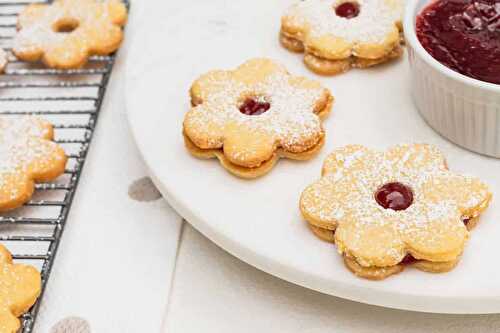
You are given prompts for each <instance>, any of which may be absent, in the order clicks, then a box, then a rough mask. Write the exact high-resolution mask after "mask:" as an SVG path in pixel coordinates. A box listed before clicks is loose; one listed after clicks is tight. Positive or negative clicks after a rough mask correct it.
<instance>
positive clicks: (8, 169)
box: [0, 117, 64, 198]
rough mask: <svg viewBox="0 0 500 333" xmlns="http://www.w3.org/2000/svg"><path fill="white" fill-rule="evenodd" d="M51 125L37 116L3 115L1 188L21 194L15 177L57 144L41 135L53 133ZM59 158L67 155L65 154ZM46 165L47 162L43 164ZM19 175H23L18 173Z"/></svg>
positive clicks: (0, 124)
mask: <svg viewBox="0 0 500 333" xmlns="http://www.w3.org/2000/svg"><path fill="white" fill-rule="evenodd" d="M49 131H50V127H49V126H48V125H47V123H45V122H44V121H42V120H40V119H38V118H35V117H3V118H0V189H1V191H2V192H4V193H5V191H9V190H10V191H11V193H10V196H11V197H12V198H14V197H16V196H17V195H18V193H17V191H18V189H17V187H16V186H12V185H13V184H12V183H11V182H12V179H13V177H14V178H19V179H21V178H22V177H21V175H23V174H27V173H28V168H29V167H30V164H31V163H33V162H35V161H40V163H43V161H44V160H45V157H47V156H48V155H49V154H51V153H53V150H54V149H53V145H55V144H50V145H47V144H42V142H41V140H40V139H46V138H48V136H49V133H50V132H49ZM54 157H55V158H64V156H61V157H58V156H54ZM41 167H43V165H41ZM16 175H18V176H19V177H15V176H16Z"/></svg>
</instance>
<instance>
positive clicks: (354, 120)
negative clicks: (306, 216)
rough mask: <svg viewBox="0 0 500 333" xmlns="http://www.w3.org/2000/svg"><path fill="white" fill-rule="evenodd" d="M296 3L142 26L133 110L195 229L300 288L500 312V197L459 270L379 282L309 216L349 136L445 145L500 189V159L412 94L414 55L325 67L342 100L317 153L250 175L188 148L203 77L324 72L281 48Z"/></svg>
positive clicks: (165, 15) (259, 0)
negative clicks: (440, 131)
mask: <svg viewBox="0 0 500 333" xmlns="http://www.w3.org/2000/svg"><path fill="white" fill-rule="evenodd" d="M290 2H291V1H269V0H253V1H237V0H232V1H227V0H211V1H207V0H185V1H182V3H181V2H177V3H175V2H174V3H172V4H168V5H166V7H170V8H169V9H168V10H163V11H161V12H159V13H155V14H153V15H152V17H151V19H150V20H149V21H148V22H147V23H145V28H144V29H143V30H142V31H141V32H137V33H136V37H135V38H134V41H133V43H132V45H131V46H132V53H131V54H130V57H129V65H128V76H127V93H126V95H127V106H128V115H129V120H130V126H131V128H132V132H133V135H134V137H135V139H136V141H137V144H138V146H139V149H140V150H141V152H142V154H143V156H144V159H145V161H146V163H147V165H148V166H149V168H150V171H151V174H152V176H153V178H154V179H155V182H156V184H157V185H158V187H159V188H160V189H161V191H162V193H163V194H164V196H165V197H166V198H167V200H168V201H169V202H170V204H171V205H172V206H173V207H174V208H175V209H177V210H178V212H179V213H180V214H181V215H183V216H184V217H185V218H186V219H187V220H188V221H189V222H190V223H192V224H193V226H194V227H196V228H197V229H199V230H200V231H201V232H202V233H203V234H205V235H206V236H207V237H208V238H210V239H211V240H212V241H214V242H215V243H217V244H218V245H220V246H221V247H223V248H224V249H226V250H227V251H229V252H230V253H232V254H233V255H235V256H237V257H238V258H240V259H242V260H244V261H246V262H248V263H249V264H251V265H254V266H256V267H258V268H260V269H262V270H264V271H266V272H269V273H271V274H273V275H276V276H278V277H281V278H283V279H285V280H288V281H291V282H294V283H296V284H299V285H301V286H305V287H308V288H311V289H315V290H318V291H321V292H324V293H328V294H331V295H335V296H339V297H343V298H348V299H351V300H356V301H360V302H365V303H370V304H376V305H381V306H387V307H394V308H401V309H408V310H417V311H428V312H447V313H487V312H500V265H498V262H499V257H498V254H500V224H499V222H500V221H498V217H499V215H500V205H498V203H497V202H496V201H494V203H493V205H492V206H491V208H490V210H489V211H488V212H487V213H486V214H485V215H484V216H483V219H482V223H481V224H480V225H479V226H478V227H477V228H476V229H475V230H474V232H473V235H472V237H471V239H470V241H469V242H468V244H467V247H466V249H465V253H464V256H463V259H462V261H461V263H460V264H459V266H458V267H457V268H456V269H455V270H453V271H452V272H450V273H446V274H437V275H436V274H428V273H423V272H420V271H417V270H414V269H407V270H406V271H404V272H403V273H401V274H399V275H397V276H394V277H391V278H389V279H386V280H384V281H380V282H372V281H367V280H363V279H359V278H356V277H355V276H354V275H352V274H351V273H350V272H349V271H348V270H347V269H346V268H345V267H344V265H343V263H342V260H341V258H340V256H339V255H338V254H337V253H336V250H335V247H334V246H333V245H330V244H327V243H325V242H322V241H319V240H318V239H317V238H315V237H314V236H313V235H312V234H311V232H310V231H309V230H308V228H307V227H306V224H305V223H304V221H303V220H302V218H301V216H300V213H299V210H298V200H299V196H300V193H301V191H302V190H303V189H304V188H305V187H306V186H307V185H308V184H309V183H311V182H312V181H314V180H315V179H317V178H318V177H319V173H320V167H321V164H322V161H323V159H324V157H325V156H326V155H327V154H328V152H330V151H331V150H332V149H333V148H335V147H338V146H342V145H345V144H350V143H360V144H365V145H368V146H370V147H374V148H379V149H383V148H386V147H388V146H390V145H392V144H396V143H400V142H428V143H433V144H436V145H437V146H439V147H440V148H441V149H442V150H443V151H444V152H445V153H446V155H447V157H448V162H449V165H450V167H451V169H453V170H456V171H460V172H465V173H471V174H476V175H479V176H481V177H482V179H483V180H484V181H486V182H488V183H489V184H490V185H491V188H492V190H493V191H494V192H495V194H498V189H499V188H500V172H499V171H500V160H494V159H490V158H486V157H482V156H479V155H476V154H473V153H470V152H468V151H465V150H463V149H461V148H459V147H457V146H454V145H453V144H451V143H449V142H447V141H445V140H444V139H442V138H441V137H439V136H438V135H436V134H435V133H434V132H433V131H432V130H431V129H430V128H429V127H428V126H427V125H426V124H425V123H424V121H423V120H422V119H421V118H420V116H419V115H418V113H417V111H416V109H415V107H414V105H413V103H412V101H411V98H410V88H409V85H408V64H407V61H406V58H405V59H404V60H401V61H399V62H396V63H392V64H390V65H386V66H382V67H379V68H377V69H370V70H353V71H351V72H349V73H346V74H344V75H341V76H337V77H332V78H326V77H316V78H317V79H319V80H321V82H323V84H325V85H327V86H328V87H329V88H330V89H331V91H332V92H333V94H334V95H335V97H336V98H337V103H336V104H335V106H334V109H333V113H332V115H331V117H329V119H327V121H326V123H325V127H326V129H327V144H326V147H325V148H324V149H323V151H322V152H321V154H320V156H318V157H317V158H316V159H314V160H312V161H309V162H305V163H300V162H299V163H298V162H292V161H286V160H281V161H280V162H279V163H278V165H277V166H276V167H275V168H274V170H272V172H271V173H270V174H269V175H267V176H265V177H263V178H260V179H258V180H254V181H244V180H240V179H238V178H235V177H233V176H232V175H230V174H229V173H227V172H226V171H225V170H224V169H223V168H222V167H221V166H220V165H219V163H218V162H217V161H216V160H211V161H202V160H198V159H195V158H193V157H191V156H190V155H189V154H188V153H187V152H186V150H185V148H184V145H183V139H182V135H181V124H182V119H183V115H184V113H185V112H186V111H187V110H188V108H189V98H188V89H189V87H190V84H191V82H192V81H193V80H194V79H195V78H196V77H197V76H198V75H200V74H202V73H204V72H206V71H208V70H210V69H215V68H227V69H229V68H233V67H235V66H237V65H238V64H240V63H242V62H243V61H245V60H246V59H248V58H251V57H256V56H266V57H271V58H275V59H278V60H280V61H281V62H282V63H284V64H285V65H286V66H287V67H288V69H289V70H290V71H291V72H292V73H295V74H301V75H307V76H311V77H314V75H313V74H311V73H310V72H309V71H307V70H306V68H305V67H304V66H303V64H302V61H301V56H300V55H296V54H292V53H290V52H288V51H286V50H284V49H282V48H281V47H280V45H279V43H278V40H277V34H278V30H279V22H280V16H281V13H282V12H283V10H284V9H285V8H286V7H287V6H288V5H289V4H290ZM405 57H406V55H405ZM221 283H223V281H221Z"/></svg>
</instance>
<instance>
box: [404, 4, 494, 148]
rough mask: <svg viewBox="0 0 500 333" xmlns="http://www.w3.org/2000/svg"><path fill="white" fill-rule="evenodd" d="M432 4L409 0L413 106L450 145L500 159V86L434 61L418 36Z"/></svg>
mask: <svg viewBox="0 0 500 333" xmlns="http://www.w3.org/2000/svg"><path fill="white" fill-rule="evenodd" d="M431 1H432V0H408V3H407V6H406V10H405V17H404V33H405V38H406V42H407V44H408V54H409V58H410V71H411V85H412V94H413V99H414V102H415V104H416V106H417V108H418V110H419V111H420V114H421V115H422V116H423V117H424V119H425V120H426V121H427V123H428V124H429V125H430V126H431V127H432V128H434V129H435V130H436V131H437V132H438V133H440V134H441V135H442V136H444V137H445V138H447V139H449V140H450V141H452V142H454V143H456V144H458V145H460V146H463V147H465V148H467V149H469V150H472V151H475V152H478V153H481V154H485V155H489V156H494V157H497V158H500V85H496V84H492V83H486V82H482V81H479V80H475V79H471V78H469V77H467V76H465V75H462V74H459V73H457V72H455V71H452V70H451V69H449V68H448V67H446V66H444V65H442V64H441V63H439V62H438V61H437V60H435V59H434V58H433V57H432V56H431V55H430V54H428V53H427V51H426V50H425V49H424V48H423V47H422V45H421V44H420V42H419V41H418V39H417V36H416V32H415V21H416V17H417V15H418V14H419V13H420V11H421V10H422V9H423V8H424V7H425V6H426V5H427V4H428V3H430V2H431Z"/></svg>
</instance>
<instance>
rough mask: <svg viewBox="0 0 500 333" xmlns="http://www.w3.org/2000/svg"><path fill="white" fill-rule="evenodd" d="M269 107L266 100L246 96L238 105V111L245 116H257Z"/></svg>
mask: <svg viewBox="0 0 500 333" xmlns="http://www.w3.org/2000/svg"><path fill="white" fill-rule="evenodd" d="M270 108H271V104H270V103H267V102H260V101H256V100H255V99H253V98H247V99H246V100H245V102H243V104H242V105H241V106H240V112H241V113H243V114H246V115H247V116H258V115H260V114H263V113H264V112H266V111H267V110H269V109H270Z"/></svg>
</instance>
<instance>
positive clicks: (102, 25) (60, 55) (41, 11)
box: [12, 0, 127, 69]
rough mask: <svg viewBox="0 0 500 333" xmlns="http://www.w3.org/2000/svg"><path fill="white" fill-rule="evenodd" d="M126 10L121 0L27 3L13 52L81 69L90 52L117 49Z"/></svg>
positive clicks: (103, 52)
mask: <svg viewBox="0 0 500 333" xmlns="http://www.w3.org/2000/svg"><path fill="white" fill-rule="evenodd" d="M126 20H127V9H126V7H125V5H124V4H123V2H121V1H120V0H105V1H98V0H55V1H54V2H53V3H52V4H42V3H35V4H31V5H28V6H27V7H26V8H25V9H24V10H23V11H22V12H21V13H20V14H19V17H18V21H17V27H18V32H17V34H16V36H15V38H14V44H13V45H14V46H13V49H12V51H13V52H14V54H15V55H16V57H17V58H19V59H20V60H23V61H39V60H42V61H43V63H45V64H46V65H47V66H48V67H52V68H59V69H70V68H79V67H81V66H83V65H85V63H86V62H87V60H88V57H89V56H91V55H107V54H110V53H112V52H114V51H116V50H117V49H118V47H119V46H120V44H121V42H122V39H123V31H122V26H123V25H124V24H125V22H126Z"/></svg>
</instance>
